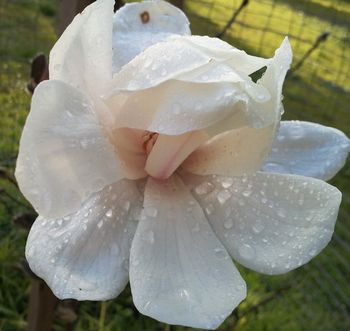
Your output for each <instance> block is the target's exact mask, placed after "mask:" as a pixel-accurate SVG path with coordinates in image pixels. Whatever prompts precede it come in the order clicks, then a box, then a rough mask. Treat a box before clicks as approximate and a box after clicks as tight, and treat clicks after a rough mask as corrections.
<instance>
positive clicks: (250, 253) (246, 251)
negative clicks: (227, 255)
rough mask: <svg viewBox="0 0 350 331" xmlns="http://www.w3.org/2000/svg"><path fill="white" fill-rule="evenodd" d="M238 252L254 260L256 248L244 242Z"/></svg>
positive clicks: (245, 257)
mask: <svg viewBox="0 0 350 331" xmlns="http://www.w3.org/2000/svg"><path fill="white" fill-rule="evenodd" d="M238 252H239V255H240V256H241V257H242V258H244V259H247V260H252V259H254V257H255V249H254V248H253V247H252V246H250V245H248V244H243V245H242V246H240V247H239V249H238Z"/></svg>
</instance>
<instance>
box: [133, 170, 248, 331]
mask: <svg viewBox="0 0 350 331" xmlns="http://www.w3.org/2000/svg"><path fill="white" fill-rule="evenodd" d="M130 284H131V290H132V295H133V300H134V303H135V305H136V307H137V308H138V310H139V311H140V312H141V313H143V314H145V315H148V316H151V317H153V318H155V319H158V320H160V321H163V322H166V323H170V324H181V325H187V326H192V327H197V328H204V329H212V328H216V327H217V326H218V325H219V324H220V323H221V322H222V321H223V320H224V319H225V318H226V317H227V315H228V314H230V312H231V311H232V310H233V309H234V308H235V307H236V306H237V305H238V304H239V303H240V302H241V301H242V300H243V299H244V298H245V295H246V286H245V283H244V281H243V279H242V278H241V276H240V275H239V273H238V271H237V269H236V268H235V267H234V265H233V263H232V261H231V259H230V258H229V256H228V255H227V252H226V250H225V249H224V247H223V246H222V244H221V243H220V242H219V240H218V239H217V238H216V236H215V234H214V233H213V231H212V230H211V228H210V225H209V224H208V222H207V220H206V219H205V216H204V213H203V211H202V209H201V208H200V206H199V205H198V203H197V202H196V201H195V200H194V198H193V197H192V195H191V194H190V192H189V191H188V189H187V188H186V187H185V186H184V184H183V183H182V181H181V180H180V179H179V178H178V177H177V176H172V177H171V178H170V179H168V180H167V181H156V180H154V179H152V178H149V179H148V182H147V184H146V190H145V200H144V210H143V213H142V215H141V220H140V222H139V225H138V228H137V231H136V234H135V237H134V240H133V243H132V248H131V257H130Z"/></svg>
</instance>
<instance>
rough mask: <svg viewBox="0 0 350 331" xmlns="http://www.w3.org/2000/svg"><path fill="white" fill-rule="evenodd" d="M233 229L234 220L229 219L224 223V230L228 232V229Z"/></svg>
mask: <svg viewBox="0 0 350 331" xmlns="http://www.w3.org/2000/svg"><path fill="white" fill-rule="evenodd" d="M232 227H233V220H232V219H231V218H229V219H227V220H226V221H225V222H224V228H225V229H227V230H228V229H231V228H232Z"/></svg>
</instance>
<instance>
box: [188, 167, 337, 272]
mask: <svg viewBox="0 0 350 331" xmlns="http://www.w3.org/2000/svg"><path fill="white" fill-rule="evenodd" d="M190 179H192V180H193V177H190ZM197 180H199V183H197V185H196V186H195V188H194V189H193V192H194V195H195V197H196V199H197V200H198V201H199V203H200V205H201V206H202V207H203V208H204V209H205V210H206V216H207V218H208V220H209V221H210V224H211V226H212V227H213V230H214V231H215V233H216V234H217V236H218V237H219V238H220V240H221V242H222V243H223V244H224V246H225V247H226V249H227V250H228V252H229V253H230V255H231V256H232V257H233V258H234V259H235V260H236V261H238V262H239V263H241V264H243V265H244V266H246V267H248V268H250V269H253V270H255V271H258V272H262V273H266V274H281V273H285V272H287V271H289V270H292V269H294V268H297V267H299V266H301V265H303V264H305V263H307V262H308V261H309V260H311V258H313V257H314V256H315V255H317V254H318V253H319V252H320V251H321V250H322V249H323V248H324V247H325V246H326V245H327V244H328V242H329V241H330V239H331V237H332V234H333V230H334V224H335V221H336V218H337V214H338V209H339V205H340V202H341V193H340V192H339V191H338V190H337V189H336V188H335V187H333V186H331V185H329V184H327V183H326V182H324V181H321V180H318V179H314V178H309V177H302V176H296V175H282V174H272V173H262V172H258V173H256V174H255V175H252V176H249V177H246V176H243V177H219V176H217V177H215V178H214V177H209V176H208V177H206V178H205V177H202V178H198V179H197ZM192 185H193V184H192Z"/></svg>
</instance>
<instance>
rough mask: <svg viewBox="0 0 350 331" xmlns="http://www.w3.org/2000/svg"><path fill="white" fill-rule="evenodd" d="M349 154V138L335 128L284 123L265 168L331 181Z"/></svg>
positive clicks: (306, 123)
mask: <svg viewBox="0 0 350 331" xmlns="http://www.w3.org/2000/svg"><path fill="white" fill-rule="evenodd" d="M349 152H350V140H349V138H348V137H347V136H346V135H345V134H344V133H343V132H341V131H339V130H337V129H335V128H331V127H327V126H323V125H320V124H317V123H312V122H302V121H281V123H280V127H279V129H278V131H277V134H276V137H275V139H274V141H273V145H272V150H271V152H270V154H269V155H268V157H267V160H266V161H265V164H264V166H263V168H262V169H263V170H264V171H268V172H277V173H286V174H296V175H303V176H309V177H314V178H319V179H323V180H329V179H331V178H333V177H334V176H335V175H336V174H337V172H338V171H339V170H340V169H341V168H342V167H343V166H344V165H345V162H346V159H347V157H348V154H349Z"/></svg>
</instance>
